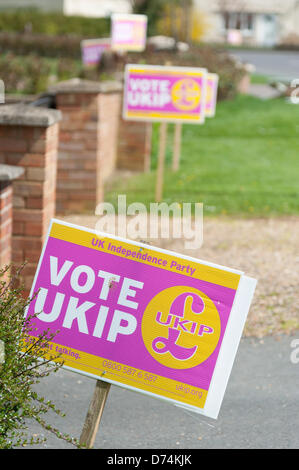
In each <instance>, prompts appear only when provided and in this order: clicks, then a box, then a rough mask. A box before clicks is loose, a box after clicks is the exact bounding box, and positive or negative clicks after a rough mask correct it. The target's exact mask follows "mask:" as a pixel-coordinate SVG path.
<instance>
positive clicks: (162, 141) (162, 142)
mask: <svg viewBox="0 0 299 470" xmlns="http://www.w3.org/2000/svg"><path fill="white" fill-rule="evenodd" d="M166 144H167V123H166V122H161V124H160V137H159V153H158V169H157V182H156V202H161V200H162V198H163V181H164V164H165V155H166Z"/></svg>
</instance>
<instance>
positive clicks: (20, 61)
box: [0, 53, 83, 95]
mask: <svg viewBox="0 0 299 470" xmlns="http://www.w3.org/2000/svg"><path fill="white" fill-rule="evenodd" d="M82 70H83V69H82V65H81V62H79V61H75V60H72V59H69V58H65V59H58V60H55V59H48V58H44V57H40V56H38V55H35V54H30V55H28V56H26V57H25V56H15V55H14V54H12V53H9V54H5V55H2V56H1V55H0V78H1V80H3V81H4V83H5V90H6V93H20V94H30V95H35V94H38V93H43V92H45V91H46V90H47V88H48V86H49V85H50V84H52V83H55V82H57V81H61V80H68V79H69V78H73V77H78V76H81V75H82V73H83V72H82Z"/></svg>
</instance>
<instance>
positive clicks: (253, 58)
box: [230, 50, 299, 79]
mask: <svg viewBox="0 0 299 470" xmlns="http://www.w3.org/2000/svg"><path fill="white" fill-rule="evenodd" d="M230 52H231V53H232V54H233V55H234V56H236V57H238V58H239V59H240V60H241V61H242V62H247V63H250V64H253V65H254V66H255V67H256V73H258V74H261V75H270V76H271V77H276V78H286V79H294V78H299V51H272V50H269V51H264V50H263V51H259V50H251V51H247V50H244V51H243V50H237V51H236V50H231V51H230Z"/></svg>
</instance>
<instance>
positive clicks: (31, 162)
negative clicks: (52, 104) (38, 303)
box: [0, 105, 61, 295]
mask: <svg viewBox="0 0 299 470" xmlns="http://www.w3.org/2000/svg"><path fill="white" fill-rule="evenodd" d="M60 119H61V114H60V113H59V112H58V111H56V110H50V109H46V108H36V107H33V106H28V105H5V106H1V107H0V162H1V163H5V164H9V165H15V166H21V167H23V168H24V173H23V175H22V176H20V177H19V178H18V179H17V180H15V181H14V182H13V240H12V261H13V263H14V264H15V265H16V266H19V265H20V264H22V263H23V262H24V261H27V265H26V267H25V269H24V271H23V277H24V279H22V281H23V282H24V287H25V292H24V293H25V295H27V294H28V292H29V290H30V288H31V284H32V281H33V277H34V274H35V270H36V265H37V262H38V260H39V257H40V254H41V249H42V245H43V242H44V239H45V236H46V234H47V230H48V226H49V223H50V220H51V218H52V217H54V215H55V193H56V170H57V146H58V130H59V124H58V121H59V120H60Z"/></svg>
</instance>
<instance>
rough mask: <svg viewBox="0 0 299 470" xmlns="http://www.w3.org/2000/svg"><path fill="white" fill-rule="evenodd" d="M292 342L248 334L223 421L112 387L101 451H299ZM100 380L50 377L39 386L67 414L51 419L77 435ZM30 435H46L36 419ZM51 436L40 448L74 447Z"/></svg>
mask: <svg viewBox="0 0 299 470" xmlns="http://www.w3.org/2000/svg"><path fill="white" fill-rule="evenodd" d="M295 337H297V338H299V332H298V333H297V335H296V336H295ZM292 339H294V337H287V336H286V337H280V340H277V339H274V338H265V339H264V340H262V341H260V340H256V339H255V340H254V339H242V341H241V344H240V348H239V351H238V355H237V358H236V361H235V364H234V367H233V371H232V374H231V378H230V381H229V385H228V388H227V391H226V395H225V398H224V401H223V405H222V409H221V412H220V416H219V418H218V420H217V421H215V420H210V419H207V418H203V417H201V416H199V415H195V414H193V413H190V412H189V411H188V412H186V411H183V410H182V409H178V408H175V407H174V406H172V405H170V404H168V403H164V402H161V401H160V400H156V399H152V398H149V397H145V396H143V395H140V394H137V393H134V392H130V391H128V390H124V389H122V388H119V387H115V386H114V387H111V391H110V394H109V397H108V400H107V403H106V407H105V410H104V415H103V419H102V423H101V427H100V429H99V432H98V434H97V438H96V442H95V448H97V449H100V448H102V449H226V448H234V449H238V448H253V449H259V448H283V449H290V448H299V406H298V405H299V364H296V365H295V364H292V363H291V361H290V353H291V351H292V349H291V347H290V343H291V340H292ZM94 385H95V381H94V380H93V379H89V378H86V377H83V376H81V375H78V374H75V373H71V372H69V371H64V370H63V371H62V370H61V371H59V373H58V374H54V375H52V377H50V376H49V377H48V378H46V379H44V381H43V382H42V383H40V384H39V385H38V390H39V391H40V392H41V393H42V394H44V395H45V396H46V397H47V398H49V399H52V400H53V401H54V402H55V403H56V405H57V406H58V407H60V409H62V410H63V411H65V412H66V414H67V417H65V418H57V417H56V416H55V418H54V417H52V416H49V418H50V419H49V421H51V422H52V423H53V424H54V423H55V425H56V426H58V427H59V428H60V430H61V431H62V432H68V433H71V434H72V435H73V436H75V437H79V436H80V433H81V430H82V425H83V422H84V419H85V415H86V411H87V409H88V405H89V401H90V398H91V396H92V393H93V389H94ZM30 432H31V433H36V434H40V433H42V434H44V431H43V430H41V428H39V427H38V425H36V424H30ZM47 436H48V441H47V443H46V444H40V445H39V446H38V447H39V448H45V449H46V448H52V449H53V448H54V449H58V448H70V447H71V446H70V445H69V444H67V443H65V442H64V441H61V440H59V439H57V438H56V437H55V436H53V435H51V434H50V435H47Z"/></svg>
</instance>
